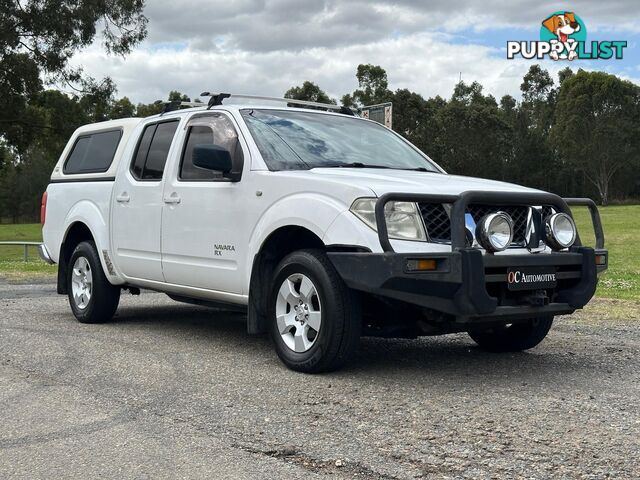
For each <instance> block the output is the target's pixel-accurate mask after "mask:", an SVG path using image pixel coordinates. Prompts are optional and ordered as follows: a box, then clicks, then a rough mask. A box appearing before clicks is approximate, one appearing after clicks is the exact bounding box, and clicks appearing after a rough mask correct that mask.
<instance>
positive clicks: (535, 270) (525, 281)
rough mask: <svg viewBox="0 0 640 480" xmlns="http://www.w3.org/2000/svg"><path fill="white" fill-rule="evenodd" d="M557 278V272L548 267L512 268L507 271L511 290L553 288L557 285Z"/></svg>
mask: <svg viewBox="0 0 640 480" xmlns="http://www.w3.org/2000/svg"><path fill="white" fill-rule="evenodd" d="M556 280H557V279H556V272H555V271H554V270H553V269H548V268H540V267H530V268H510V269H509V270H508V272H507V285H508V287H509V289H510V290H531V289H536V288H552V287H555V286H556Z"/></svg>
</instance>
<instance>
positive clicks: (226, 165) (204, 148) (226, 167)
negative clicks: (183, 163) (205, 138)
mask: <svg viewBox="0 0 640 480" xmlns="http://www.w3.org/2000/svg"><path fill="white" fill-rule="evenodd" d="M192 158H193V165H194V166H196V167H199V168H204V169H207V170H214V171H217V172H222V174H223V175H224V176H225V177H227V176H228V175H227V174H229V173H231V170H232V169H233V162H232V160H231V153H230V152H229V150H227V149H226V148H224V147H221V146H220V145H196V146H195V147H193V157H192Z"/></svg>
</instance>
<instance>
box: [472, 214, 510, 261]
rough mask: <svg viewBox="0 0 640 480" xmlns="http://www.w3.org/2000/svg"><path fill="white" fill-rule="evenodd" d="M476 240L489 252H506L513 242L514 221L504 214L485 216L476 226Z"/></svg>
mask: <svg viewBox="0 0 640 480" xmlns="http://www.w3.org/2000/svg"><path fill="white" fill-rule="evenodd" d="M476 240H478V243H479V244H480V246H481V247H482V248H484V249H485V250H486V251H487V252H491V253H493V252H500V251H502V250H504V249H505V248H507V247H508V246H509V245H511V241H512V240H513V220H512V219H511V217H510V216H509V214H507V213H504V212H496V213H490V214H489V215H485V216H484V217H482V219H481V220H480V221H479V222H478V225H477V226H476Z"/></svg>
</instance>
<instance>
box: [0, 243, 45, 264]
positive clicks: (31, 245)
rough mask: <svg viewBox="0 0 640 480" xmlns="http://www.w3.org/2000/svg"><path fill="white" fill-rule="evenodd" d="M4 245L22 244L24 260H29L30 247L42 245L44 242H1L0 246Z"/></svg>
mask: <svg viewBox="0 0 640 480" xmlns="http://www.w3.org/2000/svg"><path fill="white" fill-rule="evenodd" d="M2 245H7V246H20V245H22V246H23V247H24V261H25V262H27V261H29V247H39V246H40V245H42V242H16V241H10V242H0V246H2Z"/></svg>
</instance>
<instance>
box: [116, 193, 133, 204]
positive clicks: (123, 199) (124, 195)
mask: <svg viewBox="0 0 640 480" xmlns="http://www.w3.org/2000/svg"><path fill="white" fill-rule="evenodd" d="M129 200H131V197H130V196H129V194H128V193H127V192H124V193H121V194H120V195H118V196H117V197H116V202H118V203H129Z"/></svg>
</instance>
